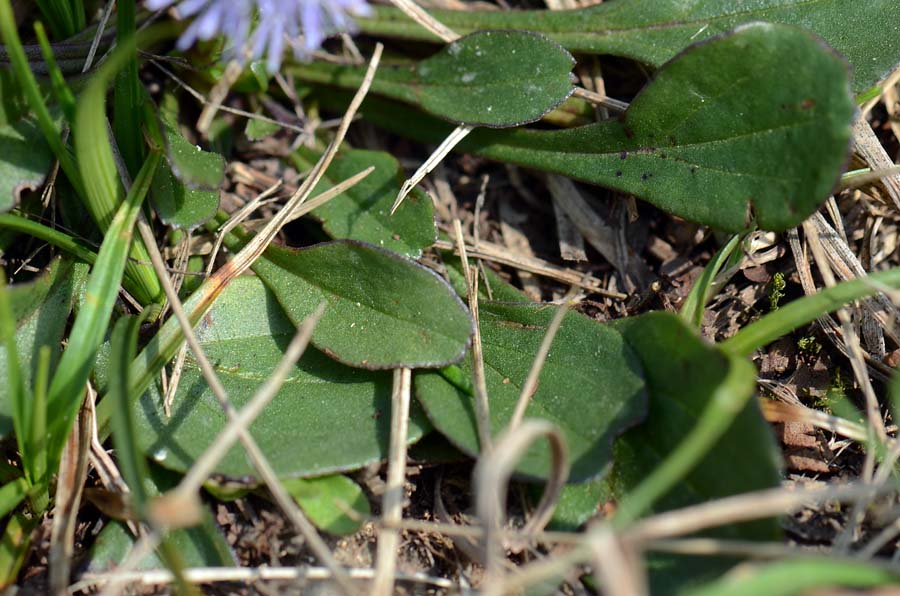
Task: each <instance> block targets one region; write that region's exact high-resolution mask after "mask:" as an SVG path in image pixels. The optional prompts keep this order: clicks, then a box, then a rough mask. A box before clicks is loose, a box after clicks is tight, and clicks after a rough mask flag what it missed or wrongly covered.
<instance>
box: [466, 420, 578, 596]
mask: <svg viewBox="0 0 900 596" xmlns="http://www.w3.org/2000/svg"><path fill="white" fill-rule="evenodd" d="M544 437H546V438H547V440H548V442H549V445H550V453H551V461H550V469H549V470H548V476H549V477H548V479H547V485H546V486H545V487H544V494H543V495H542V496H541V500H540V503H538V506H537V507H536V508H535V511H534V512H533V513H532V515H531V517H530V518H529V519H528V522H527V523H526V524H525V528H523V531H522V533H523V534H524V535H525V536H529V537H532V538H533V537H534V536H535V535H536V534H537V533H539V532H541V531H542V530H543V529H544V526H546V525H547V523H548V522H549V521H550V518H551V517H552V516H553V510H554V508H555V507H556V501H557V499H558V498H559V494H560V491H562V487H563V486H564V485H565V483H566V480H567V479H568V477H569V455H568V449H567V448H566V443H565V439H564V438H563V436H562V434H561V433H560V432H559V430H558V429H557V428H556V427H555V426H553V425H552V424H551V423H550V422H548V421H546V420H532V419H529V420H525V421H524V422H522V424H521V425H519V427H518V428H516V429H515V430H512V431H505V432H504V433H503V434H502V435H501V436H500V437H499V438H498V439H497V441H496V443H495V444H494V448H493V449H492V450H491V451H490V452H487V453H482V454H481V456H480V457H479V458H478V463H477V464H476V465H475V470H474V472H473V473H472V476H473V479H474V485H475V487H474V492H475V499H476V501H475V503H476V505H475V506H476V510H477V512H478V518H479V520H480V521H481V524H482V527H483V528H484V549H485V556H486V561H485V567H486V576H485V584H484V588H483V591H482V593H483V594H484V595H485V596H498V595H500V594H503V593H505V588H504V587H503V586H504V579H503V575H504V573H503V569H504V565H503V562H504V561H505V557H504V555H503V552H504V548H503V540H502V534H501V532H500V529H501V528H503V526H504V525H505V519H506V514H505V513H504V511H505V509H506V495H507V491H508V488H509V480H510V477H511V476H512V473H513V471H514V470H515V466H516V463H518V461H519V460H520V459H521V458H522V456H523V455H524V454H525V452H526V451H527V450H528V447H529V446H530V445H531V444H532V443H534V442H535V441H537V440H539V439H541V438H544Z"/></svg>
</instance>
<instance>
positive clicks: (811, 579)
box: [685, 556, 900, 596]
mask: <svg viewBox="0 0 900 596" xmlns="http://www.w3.org/2000/svg"><path fill="white" fill-rule="evenodd" d="M898 581H900V575H898V573H897V572H896V570H892V569H890V568H889V567H887V566H881V565H877V564H875V563H872V562H869V561H854V560H847V559H843V560H842V559H839V558H836V557H812V556H809V557H803V558H798V559H794V560H787V561H777V562H773V563H770V564H768V565H760V566H758V567H757V568H755V569H745V570H744V572H743V573H740V574H736V575H734V576H733V577H727V578H723V579H721V580H719V581H717V582H715V583H713V584H711V585H706V586H703V587H701V588H698V589H694V590H690V591H687V592H686V593H685V596H726V595H727V596H756V595H757V594H766V596H794V595H799V594H810V593H815V592H816V591H817V590H816V588H831V589H834V588H837V587H841V588H850V589H862V588H875V587H877V586H895V587H896V586H897V583H898Z"/></svg>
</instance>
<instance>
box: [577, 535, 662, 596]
mask: <svg viewBox="0 0 900 596" xmlns="http://www.w3.org/2000/svg"><path fill="white" fill-rule="evenodd" d="M589 545H590V548H591V551H592V552H593V562H594V570H595V571H596V572H597V574H598V575H599V576H600V580H601V586H602V587H603V593H604V594H607V595H608V596H645V595H647V594H649V593H650V590H649V588H648V586H647V572H646V570H645V569H644V565H643V563H642V560H641V553H639V552H635V549H634V548H633V547H631V546H630V545H628V544H627V543H625V542H623V541H622V540H621V539H620V538H619V536H617V535H616V533H615V532H614V531H613V530H612V528H608V527H604V528H603V529H602V530H600V531H598V532H597V533H596V534H595V535H594V537H593V540H591V541H590V543H589Z"/></svg>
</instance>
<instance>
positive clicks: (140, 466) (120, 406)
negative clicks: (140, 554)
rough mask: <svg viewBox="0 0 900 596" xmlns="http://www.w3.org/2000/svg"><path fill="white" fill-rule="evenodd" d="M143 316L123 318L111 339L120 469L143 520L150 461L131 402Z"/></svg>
mask: <svg viewBox="0 0 900 596" xmlns="http://www.w3.org/2000/svg"><path fill="white" fill-rule="evenodd" d="M140 325H141V318H140V317H122V318H121V319H119V320H118V321H116V326H115V327H114V328H113V332H112V336H111V337H110V346H111V361H110V370H111V373H112V374H111V376H110V378H109V394H108V395H107V398H106V399H108V400H110V401H112V402H113V406H114V408H113V416H112V429H113V444H114V445H115V448H116V455H117V458H116V459H117V460H118V462H119V470H121V472H122V477H123V478H124V479H125V483H126V484H127V485H128V488H129V489H131V500H132V502H131V504H132V506H133V507H134V510H135V511H136V512H138V515H140V516H141V517H143V514H144V511H145V506H146V503H147V493H146V490H145V488H144V478H146V477H147V473H148V472H147V462H146V461H145V460H144V456H143V455H142V453H141V451H140V449H139V448H138V446H137V444H136V442H135V441H136V438H137V434H136V432H135V425H134V417H133V416H132V415H131V403H130V400H129V399H128V389H129V381H128V379H129V376H130V374H129V369H130V367H131V361H132V360H134V355H135V351H136V346H137V337H138V331H139V329H140Z"/></svg>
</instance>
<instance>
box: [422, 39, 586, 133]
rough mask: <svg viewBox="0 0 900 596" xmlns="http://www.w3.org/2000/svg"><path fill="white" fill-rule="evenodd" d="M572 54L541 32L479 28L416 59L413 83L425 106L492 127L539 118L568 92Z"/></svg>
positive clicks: (453, 118)
mask: <svg viewBox="0 0 900 596" xmlns="http://www.w3.org/2000/svg"><path fill="white" fill-rule="evenodd" d="M573 66H575V59H574V58H572V55H571V54H569V52H567V51H566V50H564V49H563V48H562V47H560V46H559V45H557V44H556V43H554V42H552V41H550V40H549V39H547V38H546V37H543V36H542V35H536V34H534V33H526V32H524V31H482V32H479V33H473V34H472V35H469V36H466V37H463V38H461V39H458V40H456V41H454V42H452V43H451V44H449V45H448V46H447V47H446V48H444V49H443V50H442V51H441V52H439V53H438V54H436V55H434V56H432V57H431V58H428V59H427V60H425V61H424V62H422V63H421V64H419V65H418V67H417V68H416V70H415V73H416V77H415V82H414V89H415V92H416V94H417V95H418V96H419V100H420V101H421V104H422V107H423V108H424V109H425V111H427V112H429V113H431V114H434V115H435V116H439V117H441V118H445V119H447V120H450V121H452V122H461V123H465V124H473V125H480V126H491V127H506V126H518V125H520V124H526V123H528V122H534V121H535V120H539V119H540V118H541V117H543V116H544V114H546V113H547V112H549V111H550V110H552V109H553V108H555V107H556V106H558V105H559V104H560V103H562V102H563V101H564V100H565V99H566V98H567V97H568V96H569V95H571V93H572V90H573V88H572V79H571V76H570V74H569V72H570V71H571V70H572V67H573Z"/></svg>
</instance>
